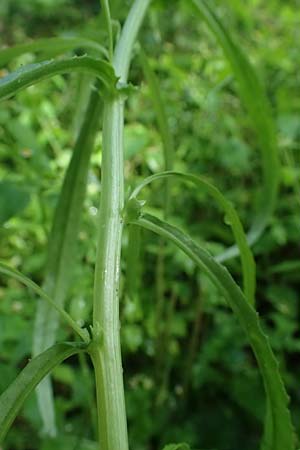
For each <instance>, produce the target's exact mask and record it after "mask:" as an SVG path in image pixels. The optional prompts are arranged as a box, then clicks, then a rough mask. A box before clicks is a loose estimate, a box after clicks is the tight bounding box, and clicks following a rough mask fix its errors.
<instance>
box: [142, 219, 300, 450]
mask: <svg viewBox="0 0 300 450" xmlns="http://www.w3.org/2000/svg"><path fill="white" fill-rule="evenodd" d="M134 223H136V224H140V225H141V226H142V227H144V228H147V229H148V230H151V231H153V232H155V233H157V234H159V235H160V236H162V237H164V238H166V239H169V240H170V241H171V242H173V243H174V244H175V245H176V246H177V247H179V248H180V249H181V250H183V251H184V253H185V254H186V255H188V256H189V257H190V258H191V259H192V260H193V261H194V262H195V263H196V264H197V265H198V266H199V268H200V269H202V270H203V272H204V273H206V274H207V276H208V277H209V278H210V279H211V281H212V282H213V283H214V284H215V286H216V287H218V288H219V290H220V292H221V293H222V294H223V295H224V297H225V298H226V300H227V302H228V304H229V306H230V307H231V309H232V310H233V312H234V313H235V315H236V316H237V318H238V320H239V322H240V324H241V326H242V328H243V329H244V331H245V333H246V336H247V338H248V340H249V343H250V345H251V347H252V349H253V352H254V354H255V357H256V360H257V362H258V365H259V369H260V372H261V375H262V378H263V381H264V387H265V391H266V396H267V404H268V408H267V410H268V415H269V417H268V420H267V430H266V431H267V432H266V433H265V436H264V440H263V444H262V450H282V449H285V450H294V449H295V435H294V429H293V425H292V422H291V416H290V412H289V410H288V403H289V399H288V396H287V394H286V391H285V388H284V385H283V382H282V378H281V375H280V372H279V368H278V362H277V360H276V358H275V356H274V354H273V351H272V349H271V347H270V344H269V341H268V338H267V336H266V335H265V334H264V332H263V330H262V328H261V325H260V323H259V318H258V314H257V312H256V311H255V310H254V308H253V307H252V306H251V305H250V304H249V303H248V302H247V301H246V300H245V297H244V295H243V293H242V291H241V290H240V288H239V287H238V285H237V284H236V283H235V281H234V280H233V278H232V277H231V275H230V274H229V272H228V270H227V269H226V268H225V267H224V266H222V265H221V264H220V263H218V262H217V261H216V260H215V259H214V258H213V257H212V256H211V255H210V254H209V253H208V252H206V251H205V250H204V249H202V248H201V247H200V246H199V245H198V244H196V243H195V242H194V241H193V240H192V239H191V238H190V237H189V236H187V235H186V234H184V233H182V231H180V230H179V229H178V228H175V227H174V226H172V225H170V224H168V223H166V222H163V221H161V220H159V219H157V218H156V217H153V216H150V215H148V214H146V215H142V216H141V217H140V218H139V219H138V220H137V221H136V222H134Z"/></svg>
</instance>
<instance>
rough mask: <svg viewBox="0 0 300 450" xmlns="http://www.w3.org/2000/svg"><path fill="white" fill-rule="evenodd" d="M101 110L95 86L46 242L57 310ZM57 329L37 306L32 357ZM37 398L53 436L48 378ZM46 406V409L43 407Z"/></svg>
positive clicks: (47, 286)
mask: <svg viewBox="0 0 300 450" xmlns="http://www.w3.org/2000/svg"><path fill="white" fill-rule="evenodd" d="M101 107H102V103H101V98H100V96H99V94H98V91H97V86H94V87H93V89H92V92H91V95H90V99H89V103H88V106H87V110H86V113H85V116H84V120H83V122H82V125H81V129H80V132H79V135H78V138H77V140H76V143H75V147H74V151H73V155H72V159H71V161H70V164H69V167H68V169H67V172H66V175H65V178H64V182H63V186H62V190H61V192H60V196H59V200H58V204H57V207H56V210H55V214H54V219H53V225H52V230H51V234H50V238H49V243H48V255H47V265H46V276H45V280H44V283H43V287H44V290H45V291H46V293H47V294H48V295H50V296H51V297H52V298H53V300H54V302H55V304H56V305H59V306H60V307H63V305H64V303H65V300H66V296H67V294H68V290H69V287H70V282H71V277H72V273H73V269H74V267H75V264H76V258H75V257H76V245H77V236H78V230H79V226H80V219H81V213H82V208H83V202H84V197H85V191H86V181H87V174H88V169H89V162H90V157H91V153H92V150H93V148H94V142H95V137H96V133H97V130H98V126H99V121H100V115H101ZM57 326H58V317H57V314H56V313H55V311H52V309H51V308H49V306H48V305H47V304H45V303H44V302H43V303H42V302H40V303H39V305H38V309H37V313H36V319H35V328H34V337H33V355H34V356H36V355H38V354H39V353H41V352H43V351H44V350H46V349H47V348H48V347H50V346H51V345H53V344H54V342H55V336H56V330H57ZM37 397H38V405H39V409H40V413H41V416H42V419H43V424H44V432H45V434H48V435H51V436H54V435H55V433H56V431H55V430H56V427H55V415H54V406H53V395H52V389H51V380H50V377H48V378H46V379H45V380H43V381H42V383H41V384H40V385H39V386H38V388H37ZM45 404H46V405H47V407H45Z"/></svg>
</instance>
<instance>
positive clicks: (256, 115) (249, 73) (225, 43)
mask: <svg viewBox="0 0 300 450" xmlns="http://www.w3.org/2000/svg"><path fill="white" fill-rule="evenodd" d="M192 4H193V5H194V11H195V13H196V14H198V15H199V16H200V17H201V18H202V19H203V20H205V22H206V24H207V25H208V27H209V28H210V30H211V31H212V32H213V34H214V36H215V37H216V39H217V41H218V43H219V44H220V46H221V47H222V49H223V51H224V53H225V56H226V57H227V59H228V61H229V63H230V64H231V67H232V70H233V72H234V75H235V77H236V80H237V82H238V87H239V92H240V96H241V99H242V101H243V103H244V105H245V107H246V108H247V110H248V113H249V116H250V119H251V121H252V126H253V128H254V130H255V132H256V136H257V140H258V144H259V147H260V150H261V155H262V169H263V186H262V190H261V195H260V202H259V206H258V211H257V213H256V216H255V219H254V221H253V224H252V226H251V228H250V230H249V233H248V242H249V244H253V243H254V242H256V241H257V240H258V238H259V237H260V236H261V234H262V233H263V231H264V230H265V228H266V226H267V225H268V223H269V219H270V217H271V215H272V213H273V211H274V208H275V205H276V200H277V192H278V184H279V154H278V148H277V142H276V128H275V124H274V120H273V117H272V110H271V106H270V103H269V101H268V98H267V96H266V92H265V90H264V88H263V85H262V83H261V81H260V79H259V77H258V75H257V73H256V71H255V69H254V67H253V66H252V64H251V63H250V61H249V59H248V58H247V56H246V55H245V53H244V52H243V51H242V49H241V48H240V46H239V45H238V44H237V43H236V42H235V41H234V39H233V38H232V36H231V35H230V33H229V31H228V30H227V29H226V28H225V26H224V25H223V23H222V22H221V21H220V19H219V18H218V17H217V16H216V14H215V13H214V11H213V9H212V6H211V5H210V4H209V2H208V1H206V0H192ZM237 254H238V249H237V247H236V246H235V247H231V248H229V249H227V250H226V251H225V252H224V253H222V254H221V255H219V257H218V260H219V261H220V262H222V261H225V260H226V259H229V258H232V257H233V256H237Z"/></svg>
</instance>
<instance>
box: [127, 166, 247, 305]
mask: <svg viewBox="0 0 300 450" xmlns="http://www.w3.org/2000/svg"><path fill="white" fill-rule="evenodd" d="M167 177H177V178H180V179H182V180H183V181H185V182H190V183H192V184H194V185H196V186H197V187H199V188H200V189H204V190H205V191H206V192H207V193H208V194H209V195H210V196H211V197H213V198H214V200H216V202H217V203H218V205H219V206H220V208H221V209H222V210H223V212H224V215H225V218H226V221H227V223H228V225H230V227H231V228H232V232H233V235H234V238H235V241H236V243H237V247H238V249H239V253H240V256H241V261H242V270H243V279H244V290H245V296H246V298H247V300H248V301H249V302H250V304H252V305H253V304H254V297H255V261H254V258H253V255H252V252H251V249H250V248H249V245H248V243H247V239H246V235H245V233H244V229H243V225H242V224H241V221H240V219H239V216H238V214H237V213H236V211H235V208H234V207H233V205H232V204H231V203H230V202H229V201H228V200H227V199H226V198H225V197H224V195H223V194H222V193H221V192H220V191H219V190H218V189H217V188H216V187H215V186H214V185H213V184H211V183H210V182H209V181H208V180H207V179H206V178H204V177H200V176H197V175H193V174H189V173H182V172H174V171H173V172H161V173H158V174H155V175H152V176H150V177H148V178H146V179H145V180H144V181H143V182H142V183H141V184H139V185H138V186H137V187H136V188H135V190H134V191H133V193H132V194H131V196H130V199H129V202H132V201H133V200H134V199H135V197H136V196H137V195H138V194H139V192H140V191H141V190H142V189H143V188H144V187H145V186H146V185H147V184H149V183H151V182H152V181H155V180H160V179H163V178H167Z"/></svg>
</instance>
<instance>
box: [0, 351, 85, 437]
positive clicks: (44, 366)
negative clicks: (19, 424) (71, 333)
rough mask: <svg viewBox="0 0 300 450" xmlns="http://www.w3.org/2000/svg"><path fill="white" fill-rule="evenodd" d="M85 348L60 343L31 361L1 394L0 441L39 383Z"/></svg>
mask: <svg viewBox="0 0 300 450" xmlns="http://www.w3.org/2000/svg"><path fill="white" fill-rule="evenodd" d="M85 348H86V345H84V344H75V343H74V344H73V343H60V344H56V345H54V346H53V347H51V348H49V349H48V350H46V351H45V352H44V353H42V354H40V355H39V356H37V357H36V358H33V359H32V360H31V361H29V363H28V364H27V365H26V367H25V368H24V369H23V370H22V371H21V372H20V374H19V375H18V376H17V378H16V379H15V380H14V381H13V382H12V383H11V384H10V385H9V387H8V388H7V389H6V390H5V391H4V392H3V393H2V394H1V396H0V442H2V441H3V439H4V438H5V436H6V434H7V432H8V430H9V428H10V426H11V424H12V422H13V421H14V419H15V418H16V416H17V414H18V412H19V411H20V408H21V407H22V405H23V403H24V401H25V400H26V398H27V397H28V395H29V394H30V393H31V392H32V391H33V390H34V388H35V387H36V386H37V385H38V383H39V382H40V381H41V380H42V379H43V378H44V377H45V376H46V375H47V374H48V373H49V372H50V371H51V370H52V369H53V368H54V367H56V366H57V365H58V364H60V363H61V362H62V361H64V360H65V359H67V358H69V357H70V356H72V355H74V354H76V353H79V352H81V351H83V350H84V349H85Z"/></svg>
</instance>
